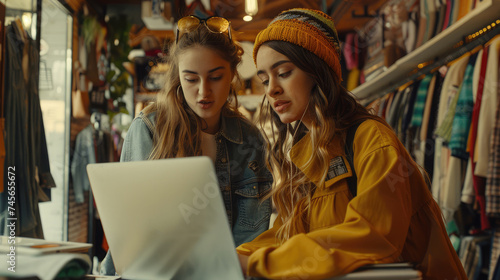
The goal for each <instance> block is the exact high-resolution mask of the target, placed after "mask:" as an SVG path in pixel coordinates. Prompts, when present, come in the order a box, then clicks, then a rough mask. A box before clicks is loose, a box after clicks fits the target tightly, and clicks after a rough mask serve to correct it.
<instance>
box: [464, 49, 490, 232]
mask: <svg viewBox="0 0 500 280" xmlns="http://www.w3.org/2000/svg"><path fill="white" fill-rule="evenodd" d="M488 50H489V46H486V47H485V48H484V51H483V56H482V57H481V70H480V74H479V83H478V87H477V97H476V102H475V103H474V108H473V109H472V123H471V130H470V133H471V138H470V142H469V143H470V146H469V154H470V158H471V159H472V160H471V163H472V182H473V185H474V190H475V192H476V201H477V202H478V204H479V213H480V214H481V229H482V230H486V229H489V228H490V227H491V225H490V221H489V220H488V217H487V216H486V196H485V192H486V178H484V177H480V176H476V175H475V174H474V170H475V168H476V163H475V162H474V148H475V146H476V138H477V124H478V120H479V109H480V108H481V100H482V98H483V88H484V77H485V75H486V65H487V63H488Z"/></svg>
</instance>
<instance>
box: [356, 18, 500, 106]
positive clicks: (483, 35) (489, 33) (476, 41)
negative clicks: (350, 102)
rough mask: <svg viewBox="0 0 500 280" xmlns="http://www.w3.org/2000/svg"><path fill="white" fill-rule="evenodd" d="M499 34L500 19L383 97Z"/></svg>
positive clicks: (407, 78)
mask: <svg viewBox="0 0 500 280" xmlns="http://www.w3.org/2000/svg"><path fill="white" fill-rule="evenodd" d="M484 30H486V31H484ZM498 34H500V19H499V20H497V21H496V22H493V23H491V24H489V25H488V26H486V27H484V28H481V29H480V30H479V31H477V32H475V33H473V34H471V35H468V36H466V37H465V38H464V39H463V40H462V41H460V42H458V43H457V44H456V47H455V50H454V51H453V52H452V53H450V54H448V55H446V56H444V57H442V58H440V59H437V60H436V61H434V62H431V63H429V64H427V65H425V66H424V65H419V68H417V69H415V70H414V71H412V72H411V74H410V75H409V76H408V77H406V78H404V79H401V80H400V81H398V82H395V83H393V84H392V85H391V86H389V87H387V88H386V89H385V90H384V91H383V94H382V95H381V96H383V95H384V94H387V93H389V92H393V91H395V90H397V89H398V88H399V87H401V86H403V85H406V84H411V83H412V82H413V81H416V80H419V79H420V78H421V77H423V76H424V75H426V74H428V73H432V72H434V71H435V70H436V69H438V68H439V67H441V66H443V65H446V64H448V63H450V62H452V61H453V60H455V59H457V58H459V57H460V56H462V55H464V54H466V53H468V52H470V51H472V50H473V49H475V48H477V47H479V46H482V45H484V44H486V43H487V42H488V41H490V40H491V39H493V37H495V36H496V35H498ZM378 97H380V96H373V97H372V98H369V99H365V100H363V101H362V103H363V105H364V106H367V105H368V104H369V103H370V102H372V101H373V100H375V99H376V98H378Z"/></svg>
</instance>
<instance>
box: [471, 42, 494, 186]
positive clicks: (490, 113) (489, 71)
mask: <svg viewBox="0 0 500 280" xmlns="http://www.w3.org/2000/svg"><path fill="white" fill-rule="evenodd" d="M488 43H489V44H490V43H491V44H490V45H489V53H488V65H487V66H486V74H485V77H484V92H483V102H482V103H481V109H480V110H479V119H478V126H477V134H478V135H481V137H478V138H477V140H476V144H475V157H474V161H475V162H476V163H477V165H476V168H475V169H474V173H475V174H476V175H477V176H481V177H486V176H487V174H488V161H489V160H488V158H489V156H490V145H489V142H490V139H491V133H492V131H493V126H494V120H495V112H496V108H497V104H498V59H499V57H500V56H499V53H500V35H497V36H495V38H493V39H492V40H491V41H490V42H488Z"/></svg>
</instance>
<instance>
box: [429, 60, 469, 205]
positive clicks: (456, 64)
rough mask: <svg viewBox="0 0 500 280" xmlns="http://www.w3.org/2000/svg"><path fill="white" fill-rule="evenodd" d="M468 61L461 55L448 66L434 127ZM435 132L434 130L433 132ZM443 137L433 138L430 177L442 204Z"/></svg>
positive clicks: (445, 157)
mask: <svg viewBox="0 0 500 280" xmlns="http://www.w3.org/2000/svg"><path fill="white" fill-rule="evenodd" d="M468 61H469V56H468V55H463V56H461V57H460V58H458V59H457V60H455V61H453V62H452V63H451V65H450V66H449V69H448V71H447V72H446V76H445V78H444V81H443V86H442V88H441V93H440V97H439V106H438V111H437V114H438V115H437V118H436V127H439V126H440V124H441V123H442V122H443V120H444V117H445V115H446V112H447V111H448V108H449V107H450V105H451V101H452V100H453V98H454V97H455V95H456V94H457V93H458V88H459V86H460V84H461V83H462V79H463V76H464V73H465V68H466V66H467V62H468ZM434 133H435V132H434ZM443 142H444V140H443V138H441V137H436V139H435V143H436V145H435V149H434V171H433V178H432V190H433V193H432V195H433V196H434V198H435V199H436V201H437V202H438V204H439V205H442V201H440V195H439V192H440V189H441V188H442V187H443V186H444V184H445V179H446V174H447V170H448V155H449V149H447V148H445V147H443Z"/></svg>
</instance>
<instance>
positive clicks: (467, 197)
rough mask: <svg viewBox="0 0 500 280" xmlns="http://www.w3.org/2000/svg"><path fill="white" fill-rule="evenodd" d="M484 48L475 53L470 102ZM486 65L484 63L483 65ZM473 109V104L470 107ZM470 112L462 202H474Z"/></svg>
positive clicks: (475, 93) (475, 91)
mask: <svg viewBox="0 0 500 280" xmlns="http://www.w3.org/2000/svg"><path fill="white" fill-rule="evenodd" d="M484 51H485V50H484V49H481V50H480V51H479V52H478V54H477V59H476V65H475V66H474V74H473V76H472V102H473V104H475V103H476V99H477V91H478V86H479V74H480V72H481V65H482V61H483V52H484ZM484 61H485V62H484V63H486V61H487V51H486V56H485V57H484ZM485 66H486V65H485ZM472 109H473V110H474V105H473V107H472ZM471 132H472V113H471V124H470V125H469V133H468V134H469V136H468V139H467V144H466V145H467V146H466V152H467V153H468V154H469V158H468V160H467V171H466V173H465V180H464V186H463V188H462V199H461V200H462V202H463V203H466V204H471V203H473V202H474V198H475V196H476V195H475V191H474V183H473V180H472V175H473V172H472V160H471V157H470V142H471V138H472V133H471Z"/></svg>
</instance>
